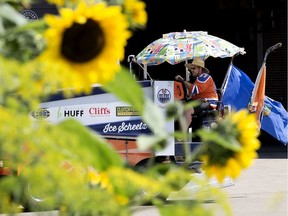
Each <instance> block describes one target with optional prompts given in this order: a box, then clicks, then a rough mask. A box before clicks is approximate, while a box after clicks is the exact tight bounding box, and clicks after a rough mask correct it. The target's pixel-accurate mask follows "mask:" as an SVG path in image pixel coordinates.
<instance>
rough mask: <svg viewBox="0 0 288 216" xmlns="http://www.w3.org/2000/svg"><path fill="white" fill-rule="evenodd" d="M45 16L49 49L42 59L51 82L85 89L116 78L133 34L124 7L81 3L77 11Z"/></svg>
mask: <svg viewBox="0 0 288 216" xmlns="http://www.w3.org/2000/svg"><path fill="white" fill-rule="evenodd" d="M44 19H45V21H46V22H47V24H48V26H49V28H48V29H47V30H46V32H45V34H44V36H45V38H46V41H47V48H46V50H45V51H44V52H43V53H42V55H40V57H39V60H40V62H41V64H42V69H43V70H46V74H47V76H50V78H51V81H53V79H54V81H55V79H57V80H58V81H59V83H60V85H61V87H62V88H69V87H74V88H75V90H80V91H81V89H83V88H85V89H86V90H89V88H90V85H91V84H93V83H99V84H104V83H106V82H108V81H110V80H112V79H113V78H114V75H115V73H116V72H117V71H119V69H120V64H119V61H121V60H123V58H124V51H125V50H124V48H125V46H126V44H127V40H128V38H129V37H130V36H131V33H130V32H129V31H128V28H129V24H128V22H127V20H126V18H125V16H124V15H123V14H122V13H121V7H119V6H107V5H106V4H105V3H97V4H92V5H88V4H86V3H84V2H80V3H79V5H78V7H77V8H76V9H75V10H72V9H69V8H62V9H60V16H55V15H51V14H49V15H46V16H45V17H44Z"/></svg>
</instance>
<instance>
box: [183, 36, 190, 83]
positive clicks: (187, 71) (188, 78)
mask: <svg viewBox="0 0 288 216" xmlns="http://www.w3.org/2000/svg"><path fill="white" fill-rule="evenodd" d="M184 31H185V30H184ZM187 63H188V61H187V60H186V61H185V64H187ZM185 69H186V70H185V71H186V79H185V80H186V81H190V76H189V70H188V68H187V67H185Z"/></svg>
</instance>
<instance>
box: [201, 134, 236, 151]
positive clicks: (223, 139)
mask: <svg viewBox="0 0 288 216" xmlns="http://www.w3.org/2000/svg"><path fill="white" fill-rule="evenodd" d="M196 133H197V135H199V137H200V138H201V140H202V141H203V142H211V143H215V144H218V145H221V146H222V147H224V148H226V149H229V150H232V151H235V152H238V151H240V150H241V146H240V145H239V143H238V142H237V140H236V139H235V138H233V137H227V136H223V135H221V134H219V133H218V132H215V131H208V130H205V129H200V130H197V131H196Z"/></svg>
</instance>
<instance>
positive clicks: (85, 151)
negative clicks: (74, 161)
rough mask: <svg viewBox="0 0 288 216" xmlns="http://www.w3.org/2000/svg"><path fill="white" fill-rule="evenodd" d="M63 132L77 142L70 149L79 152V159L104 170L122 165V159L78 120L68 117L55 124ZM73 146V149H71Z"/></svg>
mask: <svg viewBox="0 0 288 216" xmlns="http://www.w3.org/2000/svg"><path fill="white" fill-rule="evenodd" d="M57 127H58V128H59V129H60V130H62V132H63V133H65V134H69V135H70V136H72V139H73V142H74V143H75V142H76V143H78V145H75V146H74V147H72V145H70V149H69V146H68V149H69V150H70V151H73V153H75V152H76V153H78V154H81V155H80V157H81V160H82V161H83V162H85V163H87V164H88V165H93V166H94V167H95V168H96V169H98V170H105V169H107V168H108V167H109V166H120V165H124V161H123V159H122V158H121V157H120V156H119V154H117V152H116V151H115V150H114V149H113V148H112V147H111V146H110V145H109V144H108V143H107V142H105V140H104V139H101V138H100V136H97V135H96V134H94V133H93V132H92V131H90V130H89V129H88V128H87V127H85V126H83V125H82V124H80V122H78V121H76V120H73V119H69V120H66V121H63V122H61V123H59V125H57ZM73 148H74V149H73Z"/></svg>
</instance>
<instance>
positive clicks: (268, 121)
mask: <svg viewBox="0 0 288 216" xmlns="http://www.w3.org/2000/svg"><path fill="white" fill-rule="evenodd" d="M226 77H227V78H226V79H225V81H224V86H223V96H222V102H223V104H224V105H229V106H231V109H232V110H235V111H238V110H240V109H247V108H248V104H249V100H250V98H251V95H252V91H253V88H254V83H253V82H252V81H251V80H250V78H249V77H248V76H247V75H246V74H245V73H244V72H243V71H241V70H240V69H239V68H237V67H236V66H234V65H231V66H230V71H228V73H227V76H226ZM261 129H262V130H264V131H266V132H267V133H268V134H270V135H271V136H273V137H274V138H275V139H277V140H279V141H280V142H282V143H283V144H284V145H287V143H288V113H287V111H286V110H285V108H284V107H283V106H282V104H281V103H280V102H278V101H275V100H273V99H271V98H269V97H267V96H265V99H264V114H263V119H262V122H261Z"/></svg>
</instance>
